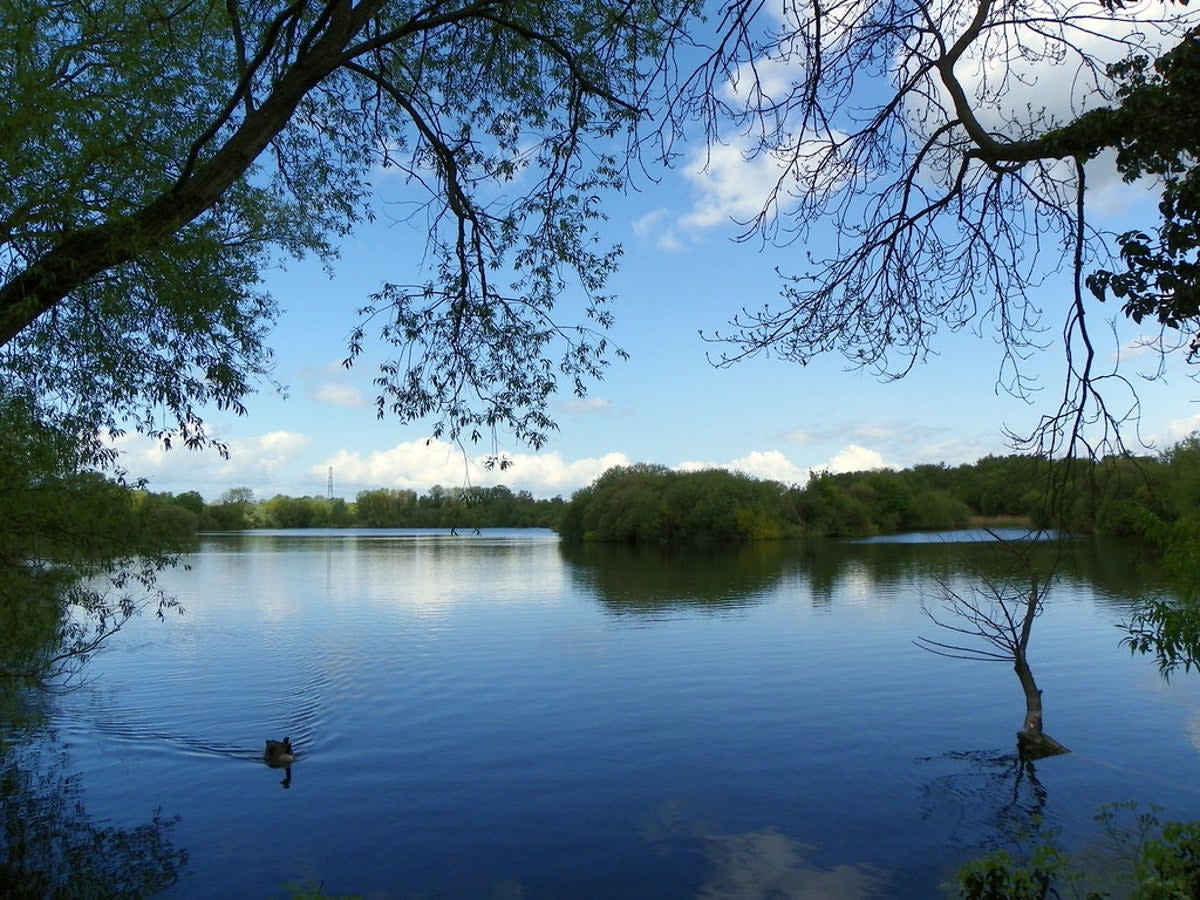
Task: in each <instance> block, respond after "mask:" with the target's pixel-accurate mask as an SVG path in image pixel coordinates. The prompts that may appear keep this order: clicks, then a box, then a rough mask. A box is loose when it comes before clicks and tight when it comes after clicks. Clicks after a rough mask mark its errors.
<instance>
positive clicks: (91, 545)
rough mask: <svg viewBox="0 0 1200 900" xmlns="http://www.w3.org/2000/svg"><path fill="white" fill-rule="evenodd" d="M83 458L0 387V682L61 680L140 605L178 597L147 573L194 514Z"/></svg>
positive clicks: (175, 547)
mask: <svg viewBox="0 0 1200 900" xmlns="http://www.w3.org/2000/svg"><path fill="white" fill-rule="evenodd" d="M89 459H90V454H89V452H88V448H87V447H86V445H83V446H81V445H80V444H79V443H78V442H77V441H76V440H74V439H73V436H71V435H63V434H62V433H60V432H59V431H57V430H55V429H52V428H47V427H45V426H44V425H43V424H42V423H41V422H39V421H38V418H37V415H36V411H35V410H32V409H30V408H29V407H28V406H26V405H25V404H23V403H22V402H20V401H19V400H16V399H13V398H11V397H9V396H7V395H6V393H5V392H4V390H3V389H2V388H0V470H2V471H4V473H5V477H4V479H3V483H2V484H0V520H3V522H4V528H3V529H0V684H11V683H22V684H27V683H41V684H46V683H49V681H50V680H51V679H54V682H55V683H56V684H58V685H62V684H65V683H69V681H70V679H71V678H72V676H75V675H77V674H78V673H79V671H80V669H81V667H82V666H83V664H84V663H85V662H86V660H87V659H88V657H89V656H90V655H91V654H92V653H93V652H94V651H95V650H96V649H97V648H98V647H99V646H100V645H101V644H102V643H103V642H104V641H105V640H107V639H108V638H109V637H111V636H112V635H113V634H114V633H116V632H117V631H119V630H120V629H121V628H122V627H123V626H124V624H125V623H126V622H127V621H128V620H129V618H130V617H132V616H133V615H134V614H135V613H136V612H138V611H139V610H140V609H142V608H144V607H150V608H151V609H156V610H157V612H158V615H159V616H160V617H161V616H162V615H163V613H164V612H165V610H167V609H170V608H173V607H177V606H178V604H177V603H176V602H175V601H174V600H173V599H171V598H168V597H166V596H164V595H163V594H162V593H161V592H160V591H159V590H158V588H157V585H156V576H157V573H158V572H159V571H161V570H162V569H163V568H164V567H165V566H168V565H172V564H174V563H175V562H176V561H177V559H178V556H177V554H178V552H179V551H181V550H183V549H184V548H185V547H186V546H187V544H188V543H189V541H190V539H191V533H192V531H193V529H194V518H192V517H191V516H190V515H189V514H186V513H185V514H184V515H183V516H182V517H180V516H171V515H166V516H164V515H160V514H158V513H156V512H155V504H153V503H148V502H145V499H146V498H145V496H144V495H140V494H139V492H137V491H135V490H133V489H132V488H130V487H129V486H127V485H125V484H123V483H120V482H119V481H114V480H112V479H109V478H105V477H103V476H102V475H100V474H99V473H97V472H95V471H91V470H90V469H89V466H88V460H89ZM179 512H180V513H183V510H179Z"/></svg>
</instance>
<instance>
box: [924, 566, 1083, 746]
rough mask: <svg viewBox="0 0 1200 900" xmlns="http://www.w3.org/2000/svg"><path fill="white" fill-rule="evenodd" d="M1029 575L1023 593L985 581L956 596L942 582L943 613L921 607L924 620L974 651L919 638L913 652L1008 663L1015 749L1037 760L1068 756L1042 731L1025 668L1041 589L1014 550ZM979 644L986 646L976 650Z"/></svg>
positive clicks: (1037, 693)
mask: <svg viewBox="0 0 1200 900" xmlns="http://www.w3.org/2000/svg"><path fill="white" fill-rule="evenodd" d="M1014 552H1016V553H1017V554H1018V555H1019V556H1020V558H1021V562H1022V563H1023V565H1024V567H1025V569H1026V570H1027V571H1028V573H1029V584H1028V589H1026V587H1025V585H1024V584H1023V583H1021V584H1017V583H1014V582H1005V581H993V580H991V579H987V578H984V579H983V583H982V585H978V586H972V587H971V589H970V590H969V591H966V592H959V591H956V590H954V589H953V588H951V587H950V585H949V584H948V583H947V582H939V585H940V587H941V597H940V601H941V602H940V606H941V610H942V611H943V613H938V612H935V611H933V610H931V609H930V607H929V606H928V605H927V604H923V608H924V610H925V614H926V615H927V616H929V618H930V620H932V621H933V623H934V624H935V625H937V626H939V627H940V628H944V629H946V630H947V631H950V632H954V633H956V634H960V635H964V636H965V637H967V638H969V639H973V640H974V641H975V642H976V645H974V646H973V645H971V644H967V645H960V644H952V643H946V642H943V641H935V640H931V639H930V638H926V637H919V638H917V640H916V641H915V643H916V644H917V646H918V647H921V648H923V649H925V650H928V651H930V652H931V653H936V654H938V655H939V656H948V657H950V658H952V659H973V660H980V661H984V662H1007V663H1011V664H1012V667H1013V671H1015V672H1016V673H1017V680H1018V681H1020V683H1021V690H1022V691H1023V692H1024V694H1025V724H1024V726H1023V727H1022V728H1021V730H1020V731H1018V732H1017V747H1018V750H1019V751H1020V754H1021V757H1022V758H1023V759H1041V758H1043V757H1046V756H1055V755H1057V754H1059V753H1068V752H1070V751H1068V750H1067V748H1066V747H1064V746H1063V745H1062V744H1060V743H1059V742H1058V741H1056V740H1054V738H1052V737H1050V736H1049V735H1047V734H1046V733H1045V732H1044V731H1043V730H1042V692H1041V690H1040V689H1039V688H1038V686H1037V681H1035V680H1034V677H1033V670H1032V669H1031V668H1030V667H1029V657H1028V650H1029V638H1030V636H1031V635H1032V633H1033V622H1034V620H1035V619H1036V618H1037V617H1038V615H1040V614H1041V611H1042V604H1043V602H1044V600H1045V588H1044V587H1041V586H1040V585H1039V583H1038V575H1037V572H1036V571H1035V570H1034V568H1033V566H1032V564H1031V563H1030V561H1029V558H1028V555H1027V554H1026V553H1024V552H1023V551H1019V550H1014ZM978 643H983V644H986V645H988V646H983V647H981V646H978Z"/></svg>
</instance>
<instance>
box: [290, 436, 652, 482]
mask: <svg viewBox="0 0 1200 900" xmlns="http://www.w3.org/2000/svg"><path fill="white" fill-rule="evenodd" d="M505 458H506V460H507V461H508V466H507V467H506V468H505V469H503V470H501V469H499V468H495V469H491V470H488V469H484V468H483V466H482V465H481V464H480V462H479V461H478V460H475V459H472V458H470V457H466V456H464V455H463V452H462V451H461V450H460V449H458V448H457V447H455V446H454V445H452V444H448V443H446V442H444V441H437V440H429V441H425V440H416V441H406V442H404V443H400V444H397V445H396V446H394V447H392V448H391V449H388V450H377V451H375V452H373V453H367V454H363V453H359V452H358V451H351V450H339V451H338V452H337V453H335V454H334V455H333V456H331V457H330V458H328V459H327V460H325V461H324V462H322V463H321V464H320V465H316V466H313V467H312V469H311V471H312V473H313V475H314V477H315V476H319V475H323V474H324V473H325V472H326V471H327V468H328V467H330V466H332V467H333V471H334V478H335V480H336V484H337V485H338V486H339V490H344V491H345V492H346V493H348V494H349V493H356V492H357V491H359V490H370V489H372V488H380V487H390V488H407V489H410V490H415V491H425V490H428V489H429V488H430V487H431V486H433V485H435V484H441V485H458V484H463V483H465V482H467V481H469V482H470V483H471V484H479V485H495V484H504V485H507V486H508V487H510V488H512V489H513V490H527V491H529V492H530V493H532V494H535V495H538V496H550V495H553V494H567V493H570V492H572V491H575V490H577V489H579V488H581V487H584V486H585V485H587V484H589V483H591V482H592V481H593V480H594V479H595V478H596V477H597V476H599V475H600V474H602V473H603V472H604V471H605V470H606V469H610V468H612V467H613V466H624V465H629V458H628V457H626V456H625V455H624V454H623V453H607V454H604V455H603V456H599V457H587V458H584V459H578V460H574V461H567V460H564V459H563V458H562V456H561V455H560V454H558V453H537V454H533V453H517V454H513V455H511V456H506V457H505Z"/></svg>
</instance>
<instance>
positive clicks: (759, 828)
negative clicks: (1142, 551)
mask: <svg viewBox="0 0 1200 900" xmlns="http://www.w3.org/2000/svg"><path fill="white" fill-rule="evenodd" d="M206 546H207V547H210V552H205V553H201V554H198V555H196V556H195V557H193V560H192V561H193V565H194V568H193V570H192V571H191V572H183V571H176V572H171V573H168V575H167V578H166V579H165V580H166V582H167V586H168V587H173V588H177V589H178V591H179V593H180V596H181V599H182V601H183V602H184V604H185V605H186V606H187V607H188V614H187V615H186V616H184V617H182V618H176V617H173V616H168V619H167V621H166V622H165V623H159V622H156V621H154V620H153V618H143V619H141V620H138V621H136V622H134V623H131V625H130V626H129V628H128V629H127V630H126V631H123V632H122V633H121V634H120V635H118V636H117V638H116V639H115V640H114V643H113V644H112V645H111V647H110V648H109V649H108V651H106V652H105V653H104V654H102V656H101V658H100V659H99V660H97V662H96V664H95V665H94V667H93V668H92V670H91V671H90V672H89V674H91V675H94V676H96V679H97V680H96V682H95V684H94V685H91V686H89V688H88V689H87V690H85V691H82V692H80V693H78V694H76V695H73V696H72V697H69V698H66V699H65V700H64V704H65V705H64V706H63V707H62V713H61V716H60V718H61V722H60V724H61V730H62V734H63V738H64V744H69V745H71V746H73V747H75V748H77V750H78V753H77V756H76V757H75V760H76V764H77V765H78V766H79V767H80V769H81V771H82V772H83V774H84V776H85V783H86V786H87V796H88V804H89V808H90V811H91V812H92V813H93V814H94V815H95V816H98V817H104V816H111V817H113V818H114V819H118V820H119V819H121V817H122V816H124V817H126V818H128V817H130V816H134V815H135V811H138V812H136V815H139V816H140V815H142V814H143V813H145V814H148V812H149V811H151V810H153V809H154V808H155V807H156V806H162V807H163V809H164V812H165V813H166V814H167V815H174V814H176V813H178V814H180V815H181V816H182V817H183V818H182V820H181V823H180V833H181V841H182V842H183V844H184V845H185V846H187V847H188V849H189V850H190V851H191V853H192V860H193V863H192V865H193V868H194V870H195V871H196V873H197V875H196V878H195V880H194V881H193V882H191V888H193V889H194V892H196V893H200V894H206V895H211V896H222V895H223V896H249V895H254V896H267V895H270V894H272V892H278V890H279V886H280V885H281V884H283V883H284V882H285V881H288V880H292V881H296V880H303V879H304V878H307V877H315V878H317V879H327V889H328V890H329V891H330V892H331V893H339V894H340V893H348V894H362V895H367V896H371V895H379V896H395V895H397V894H399V895H401V896H422V895H426V896H439V897H453V898H460V897H461V898H475V897H481V896H482V897H491V896H496V897H509V898H513V900H516V898H521V897H529V898H533V897H571V898H572V900H576V898H604V900H608V898H614V897H619V898H622V900H626V898H631V897H637V898H645V900H679V898H695V897H707V898H712V900H718V898H720V900H724V898H727V897H761V898H764V900H765V898H767V897H774V898H781V900H783V898H793V900H794V898H827V897H845V898H855V897H857V896H871V893H870V892H871V891H873V890H876V889H878V886H879V885H880V884H883V887H882V889H880V891H881V895H882V896H887V897H903V898H910V897H911V898H921V900H926V898H928V897H931V896H934V894H933V893H931V886H935V885H936V884H937V883H938V882H939V881H940V880H942V879H943V878H944V877H945V876H946V875H947V874H948V872H949V867H950V866H951V865H952V864H953V863H954V862H957V861H959V860H960V859H961V858H965V855H966V854H968V852H969V851H972V850H974V849H976V848H978V847H979V846H980V845H982V844H985V843H986V841H988V840H989V839H992V838H994V836H995V835H996V834H997V833H998V832H997V829H996V828H995V827H994V825H995V823H996V822H997V821H1007V819H1005V816H1006V815H1007V813H1006V810H1008V809H1009V808H1010V807H1012V806H1013V797H1014V788H1015V787H1016V786H1017V783H1016V782H1015V781H1014V779H1013V778H1012V777H1011V776H1010V775H1009V774H1008V770H1007V769H1005V768H1003V766H1000V767H999V768H997V766H994V765H991V763H990V762H989V761H990V760H993V759H1001V758H1003V755H1004V754H1005V753H1011V750H1012V746H1013V744H1014V743H1015V740H1014V734H1015V731H1016V729H1017V728H1018V727H1019V725H1020V718H1021V713H1022V706H1021V699H1020V690H1019V688H1018V686H1017V684H1016V679H1015V678H1014V677H1013V673H1012V671H1011V669H1010V668H1009V667H1006V666H1003V665H1000V666H987V665H982V664H972V663H968V662H962V661H955V660H947V659H943V658H940V657H935V656H933V655H931V654H928V653H924V652H922V651H921V650H919V649H918V648H916V647H914V646H913V643H912V640H913V638H914V637H915V636H917V635H918V634H923V633H927V632H928V631H929V629H930V623H929V621H928V619H927V618H925V617H924V615H923V614H922V612H921V609H920V603H919V598H920V592H921V590H926V591H928V590H932V588H931V586H930V582H928V581H927V580H924V579H925V574H924V573H925V572H927V571H928V568H927V567H926V568H922V566H924V565H925V563H924V562H923V560H927V559H929V558H930V557H928V556H923V557H920V558H919V559H917V561H916V562H914V559H916V558H915V557H913V556H912V553H913V551H912V550H911V549H906V548H903V547H887V546H883V547H874V548H870V549H869V551H864V550H863V548H862V547H853V548H848V549H845V550H844V551H843V552H842V553H841V555H840V556H839V555H838V553H839V551H838V549H837V548H836V547H834V548H823V549H821V550H820V552H810V553H807V554H804V553H802V552H801V550H800V548H796V550H795V553H791V551H788V550H786V549H785V548H781V547H777V548H774V549H773V553H772V554H766V555H763V556H749V557H748V556H746V555H737V554H731V555H729V560H730V567H729V568H728V569H723V568H722V567H720V566H717V565H715V564H714V565H712V566H711V568H710V569H706V568H704V567H703V566H702V565H699V564H697V563H696V562H695V561H694V560H693V559H692V558H666V559H663V560H662V561H659V560H658V559H657V558H656V557H654V556H647V555H646V554H641V555H639V556H634V555H631V554H625V555H622V553H621V552H618V551H614V553H612V554H600V555H599V556H598V557H597V558H595V559H591V558H589V559H585V560H583V561H582V562H576V561H574V560H573V559H572V558H570V557H569V556H566V555H564V554H561V553H560V552H559V548H558V545H557V543H556V541H555V539H554V538H553V536H541V537H538V538H535V539H532V540H527V541H520V540H506V539H503V536H497V537H495V538H492V537H489V535H488V534H487V533H486V532H485V534H484V535H483V536H481V537H472V536H464V537H461V538H450V537H449V536H448V535H446V534H437V535H430V534H427V535H423V536H403V537H400V536H390V537H386V536H385V537H375V536H372V535H366V534H340V533H333V534H330V535H327V536H320V535H305V536H303V537H296V538H293V537H286V538H284V537H281V536H270V535H267V536H257V537H256V536H246V537H240V538H232V539H229V538H222V539H219V540H211V541H209V542H208V543H207V544H206ZM919 552H920V553H926V554H931V553H935V552H937V548H933V547H924V548H919ZM906 554H907V555H906ZM710 555H712V554H710ZM938 558H939V559H940V558H942V557H938ZM710 562H711V560H710ZM635 564H636V565H635ZM739 567H740V568H739ZM580 573H582V576H583V577H581V576H580ZM722 573H724V574H722ZM710 588H711V589H710ZM605 589H607V591H608V592H607V593H605ZM739 591H741V592H743V593H738V592H739ZM1096 593H1097V591H1096V590H1095V589H1094V588H1093V587H1092V586H1091V582H1090V581H1088V580H1087V579H1085V578H1083V577H1076V578H1074V579H1068V578H1064V579H1062V580H1061V581H1060V582H1058V583H1057V584H1056V585H1055V589H1054V591H1053V592H1052V595H1051V599H1050V602H1049V603H1048V605H1047V608H1046V612H1045V614H1044V616H1043V617H1042V619H1040V620H1039V622H1038V625H1037V631H1036V633H1035V637H1034V642H1033V646H1032V653H1033V660H1034V666H1035V672H1036V674H1037V676H1038V679H1039V683H1040V685H1041V686H1042V687H1043V689H1044V690H1045V692H1046V694H1045V697H1046V703H1047V729H1048V731H1049V733H1051V734H1052V735H1053V736H1054V737H1055V738H1057V739H1059V740H1061V741H1063V743H1065V744H1066V745H1067V746H1069V747H1071V748H1072V750H1073V751H1074V752H1073V753H1072V754H1071V755H1070V756H1068V757H1064V758H1060V759H1055V760H1050V761H1047V762H1046V763H1045V764H1044V765H1039V767H1038V770H1037V771H1038V782H1037V785H1038V790H1039V791H1041V792H1043V793H1044V795H1045V799H1044V802H1043V800H1042V799H1041V794H1039V793H1037V792H1035V793H1034V794H1032V795H1031V794H1030V788H1031V787H1032V782H1031V781H1030V780H1026V781H1025V782H1022V783H1021V785H1020V791H1021V792H1020V793H1019V794H1018V795H1017V796H1018V799H1019V800H1020V802H1019V803H1017V808H1018V811H1020V810H1024V809H1025V808H1027V807H1029V806H1030V805H1031V803H1032V802H1033V801H1031V800H1030V797H1031V796H1033V797H1034V799H1035V800H1036V804H1037V805H1039V808H1042V809H1044V813H1045V817H1046V821H1047V827H1060V828H1063V829H1064V834H1065V835H1067V837H1068V841H1069V840H1071V839H1073V836H1074V835H1078V834H1081V833H1085V834H1086V833H1090V830H1092V829H1094V826H1093V823H1092V816H1093V815H1094V813H1095V811H1096V808H1097V807H1098V806H1099V804H1101V803H1104V802H1108V801H1112V800H1122V799H1130V798H1131V791H1133V790H1134V789H1135V788H1136V791H1137V793H1136V798H1137V799H1139V800H1142V801H1145V802H1150V801H1156V802H1160V803H1163V804H1164V805H1165V806H1166V807H1167V812H1166V816H1175V817H1181V816H1182V815H1183V814H1186V813H1187V812H1188V811H1189V810H1190V811H1192V813H1193V815H1200V788H1193V787H1191V786H1192V785H1197V784H1200V770H1198V769H1197V765H1200V754H1198V753H1197V752H1196V751H1197V744H1198V743H1200V679H1196V678H1190V677H1189V678H1182V677H1181V678H1179V679H1177V680H1176V681H1175V682H1173V683H1172V684H1171V685H1164V684H1163V683H1162V682H1161V680H1160V679H1158V677H1157V674H1156V672H1155V670H1154V666H1153V662H1152V661H1151V660H1147V659H1144V658H1140V657H1131V656H1130V655H1129V653H1128V651H1127V650H1125V649H1123V648H1121V647H1119V646H1118V645H1117V641H1118V639H1119V637H1120V633H1119V632H1118V631H1117V630H1116V628H1115V627H1114V625H1115V623H1116V622H1117V621H1118V620H1119V618H1120V616H1121V610H1120V609H1117V608H1115V607H1114V606H1112V605H1111V604H1109V603H1108V602H1107V601H1100V600H1096V599H1094V598H1095V595H1096ZM664 598H665V599H664ZM731 598H732V599H731ZM734 601H736V602H734ZM285 734H286V735H290V736H291V737H292V738H293V740H294V741H295V742H296V744H297V747H298V748H299V752H300V754H301V757H300V761H299V762H298V763H297V766H296V770H295V773H294V780H293V783H292V785H291V786H290V787H289V788H288V789H287V790H282V789H281V787H280V784H279V777H278V774H277V773H275V772H273V771H270V770H267V769H266V767H265V766H263V765H262V762H261V753H262V741H263V740H264V739H265V738H267V737H271V738H275V739H278V738H280V737H282V736H284V735H285ZM979 748H993V749H989V750H987V751H986V752H985V753H983V754H982V755H980V754H979V752H978V750H979ZM929 759H933V760H934V761H933V762H926V761H923V760H929ZM981 759H982V760H984V763H980V762H979V760H981ZM669 798H681V799H680V801H679V803H677V804H674V805H672V801H671V800H670V799H669ZM647 810H656V812H655V813H654V814H653V815H652V816H651V817H650V818H651V819H653V821H652V822H649V823H648V822H647V821H646V811H647ZM694 810H699V811H700V812H699V813H696V812H694ZM264 816H267V817H281V818H282V819H284V820H286V821H287V822H288V828H289V830H290V831H291V832H292V833H294V834H296V835H299V836H300V838H299V839H298V840H297V841H296V842H294V843H289V844H288V845H287V846H286V847H282V848H281V847H280V846H279V842H278V841H276V840H275V839H274V838H273V837H272V835H270V834H268V833H264V829H262V828H261V822H262V821H263V817H264ZM1166 816H1165V817H1166ZM1009 818H1011V817H1009ZM953 841H957V843H952V842H953ZM951 846H953V847H954V848H955V849H953V850H948V849H947V848H948V847H951ZM960 851H961V852H960ZM881 879H882V881H881ZM187 893H188V892H187V891H185V892H184V894H187Z"/></svg>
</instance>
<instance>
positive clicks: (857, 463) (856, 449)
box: [817, 444, 888, 474]
mask: <svg viewBox="0 0 1200 900" xmlns="http://www.w3.org/2000/svg"><path fill="white" fill-rule="evenodd" d="M817 468H821V469H828V470H829V471H830V472H833V473H834V474H838V473H840V472H862V471H866V470H868V469H885V468H888V465H887V463H885V462H884V461H883V456H882V455H881V454H880V453H879V451H878V450H868V449H867V448H866V447H860V446H859V445H858V444H850V445H849V446H847V447H845V448H843V449H842V450H841V451H839V452H838V453H836V454H835V455H834V457H833V458H832V459H831V460H829V462H827V463H826V464H825V465H823V466H818V467H817Z"/></svg>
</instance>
